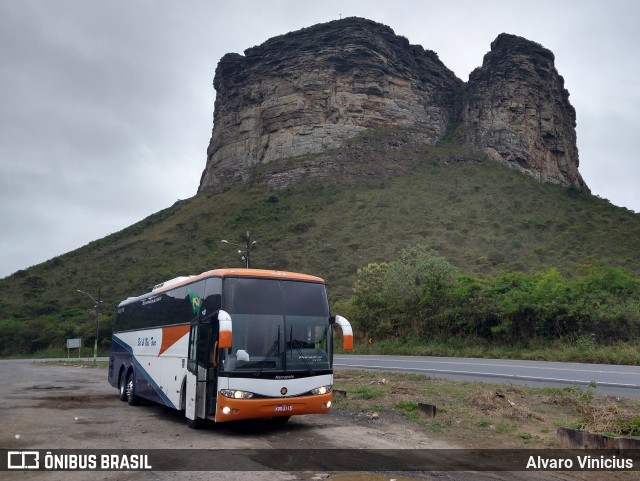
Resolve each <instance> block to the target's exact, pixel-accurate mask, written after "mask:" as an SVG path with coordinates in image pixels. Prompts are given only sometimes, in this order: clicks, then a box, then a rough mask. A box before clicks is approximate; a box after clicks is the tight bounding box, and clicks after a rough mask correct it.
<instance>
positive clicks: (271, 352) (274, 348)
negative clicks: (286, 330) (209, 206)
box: [255, 326, 280, 376]
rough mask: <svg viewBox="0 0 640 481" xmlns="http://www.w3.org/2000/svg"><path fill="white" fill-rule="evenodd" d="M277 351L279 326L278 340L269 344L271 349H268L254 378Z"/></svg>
mask: <svg viewBox="0 0 640 481" xmlns="http://www.w3.org/2000/svg"><path fill="white" fill-rule="evenodd" d="M279 350H280V326H278V339H276V340H275V341H273V344H271V347H270V348H269V350H268V351H267V353H266V354H265V355H264V359H263V360H262V362H261V363H260V367H259V368H258V370H257V371H256V374H255V375H256V376H259V375H260V374H261V373H262V370H263V369H264V368H265V366H266V365H267V361H268V360H269V359H270V358H271V357H272V356H273V355H274V354H275V353H276V352H277V351H279Z"/></svg>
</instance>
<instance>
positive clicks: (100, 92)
mask: <svg viewBox="0 0 640 481" xmlns="http://www.w3.org/2000/svg"><path fill="white" fill-rule="evenodd" d="M341 16H342V18H344V17H346V16H358V17H365V18H369V19H371V20H375V21H377V22H380V23H383V24H386V25H389V26H390V27H391V28H393V30H394V31H395V32H396V34H398V35H402V36H404V37H407V38H408V39H409V41H410V42H411V43H412V44H418V45H422V46H423V47H424V48H426V49H430V50H434V51H435V52H436V53H437V54H438V55H439V57H440V59H441V60H442V61H443V62H444V63H445V65H447V67H449V68H450V69H451V70H453V71H454V72H455V74H456V75H457V76H458V77H459V78H460V79H462V80H464V81H467V80H468V76H469V73H470V72H471V71H472V70H473V69H474V68H475V67H477V66H480V65H481V63H482V57H483V56H484V54H485V53H486V52H487V51H488V50H489V48H490V43H491V42H492V41H493V40H494V39H495V38H496V37H497V36H498V34H500V33H501V32H507V33H512V34H515V35H520V36H523V37H526V38H528V39H529V40H533V41H536V42H538V43H540V44H542V45H543V46H544V47H546V48H548V49H550V50H551V51H552V52H553V53H554V54H555V57H556V68H557V69H558V71H559V73H560V74H561V75H562V76H563V77H564V79H565V86H566V88H567V89H568V90H569V92H570V101H571V103H572V104H573V106H574V107H575V108H576V111H577V123H578V127H577V133H578V148H579V153H580V172H581V173H582V176H583V177H584V179H585V181H586V182H587V184H588V185H589V187H590V188H591V190H592V193H593V194H595V195H598V196H600V197H604V198H606V199H609V200H610V201H611V202H612V203H613V204H615V205H619V206H624V207H627V208H629V209H631V210H634V211H636V212H640V187H639V181H640V162H638V158H637V153H636V152H637V144H636V140H638V137H639V135H640V88H638V77H639V74H640V48H639V47H640V41H639V40H640V28H638V25H639V24H640V2H639V1H636V0H616V1H611V0H607V1H604V0H602V1H601V0H550V1H547V0H534V1H522V0H521V1H517V2H514V1H513V0H507V1H499V0H493V1H492V0H484V1H482V2H480V1H477V0H456V1H455V2H448V1H445V0H436V1H429V0H394V1H393V2H390V1H389V0H380V1H374V0H368V1H349V0H337V1H333V0H323V1H320V2H318V1H304V0H279V1H276V0H274V1H268V0H239V1H226V0H225V1H218V0H214V1H204V0H202V1H199V0H181V1H169V0H164V1H150V0H149V1H140V0H95V1H92V0H75V1H64V0H56V1H53V0H34V1H29V0H0V62H1V65H0V229H1V237H0V277H4V276H7V275H9V274H11V273H13V272H15V271H16V270H18V269H23V268H27V267H30V266H32V265H35V264H38V263H40V262H43V261H45V260H47V259H50V258H52V257H55V256H57V255H60V254H63V253H65V252H68V251H71V250H73V249H76V248H78V247H81V246H83V245H85V244H87V243H88V242H90V241H92V240H96V239H100V238H102V237H104V236H106V235H108V234H110V233H113V232H117V231H119V230H121V229H123V228H125V227H127V226H129V225H131V224H133V223H134V222H137V221H139V220H141V219H143V218H145V217H146V216H148V215H150V214H152V213H154V212H157V211H159V210H161V209H164V208H166V207H169V206H170V205H172V204H173V203H174V202H175V201H176V200H178V199H185V198H188V197H192V196H193V195H195V193H196V190H197V188H198V183H199V180H200V175H201V173H202V170H203V169H204V167H205V162H206V149H207V146H208V143H209V139H210V136H211V128H212V126H213V102H214V99H215V92H214V90H213V87H212V81H213V75H214V71H215V68H216V65H217V63H218V61H219V60H220V58H221V57H222V56H223V55H224V54H225V53H228V52H238V53H242V52H243V51H244V50H245V49H247V48H249V47H252V46H255V45H259V44H261V43H263V42H264V41H265V40H267V39H268V38H270V37H273V36H276V35H281V34H284V33H287V32H290V31H293V30H298V29H300V28H303V27H308V26H311V25H314V24H316V23H321V22H327V21H330V20H335V19H339V18H340V17H341Z"/></svg>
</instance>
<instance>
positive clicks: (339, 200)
mask: <svg viewBox="0 0 640 481" xmlns="http://www.w3.org/2000/svg"><path fill="white" fill-rule="evenodd" d="M403 155H405V156H406V157H411V158H412V159H414V160H415V159H417V160H419V162H418V163H417V164H416V165H414V166H413V167H407V168H406V169H405V171H404V172H403V173H401V174H397V175H390V176H381V175H375V176H371V178H366V176H362V177H359V178H357V179H355V178H344V177H334V178H325V179H322V180H318V179H315V180H313V179H309V180H307V181H305V182H303V183H302V184H301V185H298V186H297V187H296V188H292V189H288V190H283V191H270V190H268V189H267V188H266V187H264V186H261V185H259V184H257V183H256V184H255V185H252V186H251V185H250V186H247V187H246V188H244V189H242V190H235V191H229V192H225V193H222V194H215V195H205V194H201V195H198V196H195V197H193V198H191V199H188V200H184V201H179V202H177V203H176V204H175V205H174V206H172V207H171V208H169V209H165V210H163V211H161V212H158V213H157V214H154V215H152V216H150V217H148V218H146V219H144V220H142V221H140V222H138V223H136V224H134V225H132V226H131V227H129V228H127V229H125V230H123V231H121V232H118V233H116V234H112V235H110V236H108V237H105V238H103V239H100V240H97V241H94V242H92V243H90V244H88V245H86V246H84V247H82V248H80V249H77V250H75V251H73V252H70V253H68V254H65V255H62V256H59V257H56V258H54V259H51V260H49V261H47V262H45V263H43V264H40V265H37V266H34V267H32V268H29V269H26V270H21V271H18V272H16V273H14V274H13V275H11V276H9V277H7V278H4V279H2V280H0V355H11V354H16V353H27V352H34V351H38V350H43V349H45V348H47V347H48V346H58V347H64V343H65V339H67V338H69V337H80V336H81V337H83V338H85V342H86V343H87V344H88V343H89V342H91V341H89V342H87V341H88V340H91V339H93V337H94V334H92V333H95V321H94V317H93V306H92V305H91V302H90V300H89V299H88V298H87V297H86V296H83V295H81V294H79V293H77V289H82V290H85V291H88V292H91V293H94V295H95V294H97V291H98V289H100V290H101V295H102V299H103V300H104V305H103V312H102V316H101V328H100V338H101V342H100V343H101V346H102V347H103V348H105V347H106V346H107V345H108V343H109V338H110V328H111V322H112V320H113V312H114V310H115V306H116V305H117V304H118V303H119V302H120V301H121V300H122V299H124V298H126V297H128V296H132V295H139V294H142V293H144V292H146V291H148V290H149V289H150V288H151V287H152V286H153V285H155V284H157V283H159V282H162V281H163V280H166V279H169V278H173V277H176V276H178V275H185V274H198V273H200V272H203V271H205V270H209V269H213V268H218V267H233V266H238V267H240V266H242V261H241V260H240V258H239V256H238V255H237V253H236V252H237V250H236V249H234V248H233V247H232V246H230V245H228V244H223V243H221V242H220V240H221V239H228V240H229V241H230V242H236V243H238V244H239V243H241V242H242V235H243V234H244V233H245V232H246V231H250V232H251V237H252V239H255V240H256V241H257V244H256V249H255V250H254V251H253V252H252V267H260V268H273V269H282V270H292V271H301V272H306V273H311V274H315V275H319V276H321V277H323V278H324V279H325V280H326V281H327V283H328V286H329V290H330V294H331V296H332V299H333V300H336V299H340V298H346V297H348V296H349V295H350V293H351V289H352V287H353V281H354V279H355V275H356V272H357V269H358V268H360V267H363V266H366V265H367V264H368V263H370V262H382V261H389V260H393V259H395V258H396V256H397V254H398V252H399V251H400V250H401V249H404V248H407V247H410V246H413V245H415V244H416V243H418V242H419V243H422V244H424V245H426V246H427V247H430V248H432V249H434V250H435V251H437V252H438V253H439V254H440V255H441V256H443V257H445V258H446V259H447V260H448V261H449V262H450V263H452V264H453V265H454V266H456V267H457V268H458V269H459V270H460V271H461V272H463V273H467V274H470V275H473V276H476V277H485V276H492V275H496V274H499V273H503V272H510V271H521V272H534V271H537V270H540V269H545V268H549V267H557V268H558V269H559V270H560V271H561V272H572V271H573V270H574V269H576V267H577V266H579V265H581V264H584V263H591V264H601V265H608V266H617V267H623V268H625V269H627V270H628V271H630V272H632V273H634V274H636V275H640V255H639V253H640V215H639V214H635V213H633V212H632V211H629V210H627V209H624V208H619V207H615V206H613V205H611V204H610V203H609V202H608V201H607V200H605V199H601V198H598V197H596V196H592V195H590V194H588V193H585V192H583V191H580V190H578V189H575V188H566V187H562V186H558V185H553V184H543V183H540V182H538V181H536V180H534V179H532V178H531V177H528V176H525V175H523V174H520V173H519V172H517V171H515V170H512V169H509V168H505V167H504V166H501V165H499V164H496V163H494V162H491V161H489V160H486V159H485V158H484V157H483V156H481V155H479V154H475V155H471V156H470V155H469V152H462V151H460V150H459V149H457V148H456V147H449V148H444V147H442V146H441V147H437V148H430V149H424V150H423V151H419V152H418V151H415V150H412V151H410V152H409V151H406V152H404V153H403V152H402V151H401V150H396V151H394V156H395V157H402V156H403ZM379 156H380V157H379V158H375V156H373V158H370V159H368V162H372V163H378V164H379V163H381V162H387V161H388V159H387V158H386V157H385V153H384V152H380V153H379ZM460 158H465V159H473V160H466V161H457V160H456V159H460Z"/></svg>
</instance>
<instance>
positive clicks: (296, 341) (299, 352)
mask: <svg viewBox="0 0 640 481" xmlns="http://www.w3.org/2000/svg"><path fill="white" fill-rule="evenodd" d="M289 332H290V334H289V344H290V345H291V347H292V348H293V349H295V350H296V351H298V354H300V359H302V362H304V365H305V366H307V369H308V370H309V375H311V376H313V369H312V368H311V366H310V365H309V363H308V362H307V359H306V358H305V357H304V354H302V351H301V350H300V348H299V347H298V344H297V343H298V342H302V341H298V340H297V339H296V340H295V341H294V340H293V326H291V330H290V331H289Z"/></svg>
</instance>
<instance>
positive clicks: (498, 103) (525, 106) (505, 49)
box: [463, 33, 587, 189]
mask: <svg viewBox="0 0 640 481" xmlns="http://www.w3.org/2000/svg"><path fill="white" fill-rule="evenodd" d="M463 123H464V125H465V126H466V129H465V131H466V139H467V141H468V142H470V143H472V144H473V145H475V146H476V147H479V148H481V149H484V150H485V151H486V152H487V153H488V154H489V155H490V156H491V157H492V158H494V159H496V160H499V161H503V162H506V163H508V164H509V165H510V166H513V167H515V168H517V169H519V170H522V171H524V172H526V173H528V174H531V175H533V176H534V177H536V178H538V179H540V180H542V181H545V182H554V183H560V184H564V185H573V186H576V187H580V188H583V189H586V188H587V186H586V184H585V182H584V180H582V177H581V176H580V173H579V172H578V148H577V146H576V131H575V127H576V112H575V110H574V108H573V107H572V106H571V104H570V103H569V92H567V90H566V89H565V88H564V79H563V78H562V77H561V76H560V75H558V72H557V71H556V69H555V67H554V56H553V53H551V52H550V51H549V50H547V49H545V48H543V47H541V46H540V45H538V44H536V43H534V42H531V41H529V40H526V39H524V38H521V37H516V36H515V35H508V34H504V33H503V34H500V35H499V36H498V38H497V39H496V40H494V41H493V42H492V43H491V51H490V52H489V53H487V54H486V55H485V57H484V61H483V62H482V67H479V68H477V69H475V70H474V71H473V72H471V74H470V75H469V82H468V85H467V100H466V102H465V103H464V110H463Z"/></svg>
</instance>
